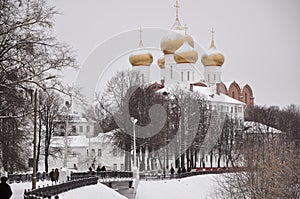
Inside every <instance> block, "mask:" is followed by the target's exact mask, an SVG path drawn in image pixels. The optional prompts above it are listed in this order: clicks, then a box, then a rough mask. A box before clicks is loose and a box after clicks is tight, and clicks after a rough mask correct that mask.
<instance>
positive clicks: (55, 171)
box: [49, 168, 59, 184]
mask: <svg viewBox="0 0 300 199" xmlns="http://www.w3.org/2000/svg"><path fill="white" fill-rule="evenodd" d="M49 175H50V180H51V182H52V184H53V183H55V184H56V183H58V179H59V171H58V168H56V169H52V171H50V174H49Z"/></svg>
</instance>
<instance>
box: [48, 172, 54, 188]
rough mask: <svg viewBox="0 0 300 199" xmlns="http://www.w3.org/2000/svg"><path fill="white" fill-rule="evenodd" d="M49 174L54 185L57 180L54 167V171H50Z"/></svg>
mask: <svg viewBox="0 0 300 199" xmlns="http://www.w3.org/2000/svg"><path fill="white" fill-rule="evenodd" d="M49 175H50V180H51V182H52V185H53V182H54V181H55V177H54V169H52V171H50V173H49Z"/></svg>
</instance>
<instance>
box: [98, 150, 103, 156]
mask: <svg viewBox="0 0 300 199" xmlns="http://www.w3.org/2000/svg"><path fill="white" fill-rule="evenodd" d="M101 156H102V151H101V149H98V157H101Z"/></svg>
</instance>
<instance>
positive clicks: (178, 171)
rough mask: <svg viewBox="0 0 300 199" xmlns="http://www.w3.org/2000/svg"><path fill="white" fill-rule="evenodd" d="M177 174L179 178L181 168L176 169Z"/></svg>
mask: <svg viewBox="0 0 300 199" xmlns="http://www.w3.org/2000/svg"><path fill="white" fill-rule="evenodd" d="M177 173H178V176H179V177H180V176H181V167H179V168H178V170H177Z"/></svg>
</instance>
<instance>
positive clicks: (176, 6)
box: [174, 0, 180, 19]
mask: <svg viewBox="0 0 300 199" xmlns="http://www.w3.org/2000/svg"><path fill="white" fill-rule="evenodd" d="M174 7H175V8H176V19H178V8H180V6H179V5H178V0H176V4H175V5H174Z"/></svg>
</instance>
